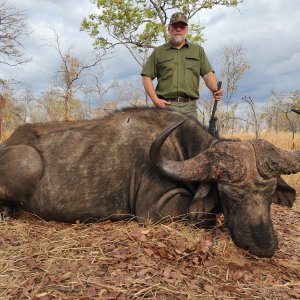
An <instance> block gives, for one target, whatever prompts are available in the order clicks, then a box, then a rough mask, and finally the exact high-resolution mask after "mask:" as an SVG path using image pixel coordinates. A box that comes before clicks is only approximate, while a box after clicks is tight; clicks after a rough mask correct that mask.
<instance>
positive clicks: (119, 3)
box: [81, 0, 242, 54]
mask: <svg viewBox="0 0 300 300" xmlns="http://www.w3.org/2000/svg"><path fill="white" fill-rule="evenodd" d="M91 2H92V3H94V4H96V5H97V8H98V9H99V12H98V13H95V14H91V15H89V16H88V17H85V18H84V19H83V21H82V23H81V30H85V31H87V32H88V33H89V35H90V36H91V37H92V38H94V39H95V43H94V45H95V46H96V47H99V48H111V47H114V46H116V45H119V44H122V45H125V46H126V47H127V48H130V49H133V50H134V51H137V52H139V51H140V52H143V50H144V49H148V48H154V47H155V46H156V45H157V44H158V43H161V42H162V41H164V42H166V41H167V40H168V34H167V25H168V20H169V18H170V16H171V14H172V13H174V12H175V11H183V12H184V13H185V14H186V15H187V17H188V19H189V20H190V22H189V23H190V24H189V25H190V26H189V31H190V33H189V36H188V38H189V40H191V41H193V42H196V43H201V42H203V41H204V39H203V33H202V31H203V27H201V26H199V24H197V23H193V17H194V16H195V15H197V14H198V13H199V12H200V11H201V10H203V9H212V8H213V7H214V6H216V5H219V6H220V5H222V6H229V7H234V6H237V5H238V4H239V3H241V2H242V0H217V1H216V0H200V1H199V0H180V1H179V0H156V1H153V0H150V1H148V0H139V1H133V0H91ZM132 54H133V53H132Z"/></svg>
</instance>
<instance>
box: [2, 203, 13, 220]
mask: <svg viewBox="0 0 300 300" xmlns="http://www.w3.org/2000/svg"><path fill="white" fill-rule="evenodd" d="M12 218H13V210H12V209H11V208H10V207H7V206H0V221H5V222H9V221H11V220H12Z"/></svg>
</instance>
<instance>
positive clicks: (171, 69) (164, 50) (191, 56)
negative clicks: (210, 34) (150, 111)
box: [141, 42, 213, 99]
mask: <svg viewBox="0 0 300 300" xmlns="http://www.w3.org/2000/svg"><path fill="white" fill-rule="evenodd" d="M209 72H213V69H212V66H211V64H210V62H209V60H208V58H207V56H206V54H205V52H204V49H203V48H202V47H201V46H200V45H196V44H192V43H188V42H186V44H185V45H184V46H183V47H182V48H180V49H176V48H174V47H172V45H171V43H170V42H169V43H167V44H164V45H162V46H159V47H157V48H155V49H154V51H153V52H152V54H151V55H150V57H149V59H148V61H147V62H146V64H145V65H144V67H143V70H142V73H141V75H146V76H148V77H150V78H151V79H152V80H153V79H154V78H157V86H156V88H155V91H156V93H157V96H158V97H160V98H165V99H168V98H176V97H178V96H182V97H190V98H192V99H198V98H199V81H200V75H201V76H202V77H203V76H204V75H206V74H207V73H209Z"/></svg>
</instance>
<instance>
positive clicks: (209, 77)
mask: <svg viewBox="0 0 300 300" xmlns="http://www.w3.org/2000/svg"><path fill="white" fill-rule="evenodd" d="M203 79H204V81H205V84H206V86H207V87H208V89H209V90H210V91H211V92H212V94H213V96H214V98H215V100H217V101H220V100H221V98H222V96H223V90H222V89H220V90H218V85H217V78H216V76H215V74H214V73H213V72H208V73H207V74H205V75H204V76H203Z"/></svg>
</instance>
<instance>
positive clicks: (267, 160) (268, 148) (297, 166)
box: [251, 140, 300, 179]
mask: <svg viewBox="0 0 300 300" xmlns="http://www.w3.org/2000/svg"><path fill="white" fill-rule="evenodd" d="M251 143H252V145H253V147H254V149H255V154H256V162H257V168H258V171H259V173H260V175H261V176H262V177H263V178H265V179H270V178H276V177H279V176H280V175H282V174H284V175H290V174H295V173H298V172H300V151H296V152H288V151H284V150H281V149H279V148H277V147H275V146H274V145H272V144H270V143H269V142H267V141H265V140H253V141H251Z"/></svg>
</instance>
